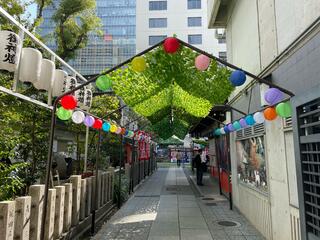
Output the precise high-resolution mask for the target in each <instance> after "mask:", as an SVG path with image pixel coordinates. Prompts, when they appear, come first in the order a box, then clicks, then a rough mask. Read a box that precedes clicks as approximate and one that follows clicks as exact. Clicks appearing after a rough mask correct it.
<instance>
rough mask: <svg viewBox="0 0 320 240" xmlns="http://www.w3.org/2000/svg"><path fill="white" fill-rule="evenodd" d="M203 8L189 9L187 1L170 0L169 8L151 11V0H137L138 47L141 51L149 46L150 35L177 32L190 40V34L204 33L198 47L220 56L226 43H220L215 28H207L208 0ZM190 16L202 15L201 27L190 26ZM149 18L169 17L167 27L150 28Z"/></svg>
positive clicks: (203, 0) (183, 38) (182, 37)
mask: <svg viewBox="0 0 320 240" xmlns="http://www.w3.org/2000/svg"><path fill="white" fill-rule="evenodd" d="M201 4H202V8H201V9H188V8H187V1H181V0H169V1H167V10H162V11H149V0H139V1H137V8H136V9H137V10H136V39H137V40H136V49H137V52H141V51H143V50H144V49H146V48H148V47H149V36H152V35H167V36H168V37H170V36H173V34H176V35H177V37H178V38H180V39H181V40H183V41H186V42H188V34H202V44H200V45H195V46H196V47H198V48H200V49H203V50H205V51H208V52H209V53H212V54H214V55H215V56H218V53H219V51H226V45H225V44H218V40H217V39H216V38H215V30H214V29H210V30H208V29H207V26H208V25H207V22H208V20H207V1H206V0H202V2H201ZM188 17H202V26H201V27H188ZM149 18H167V28H149Z"/></svg>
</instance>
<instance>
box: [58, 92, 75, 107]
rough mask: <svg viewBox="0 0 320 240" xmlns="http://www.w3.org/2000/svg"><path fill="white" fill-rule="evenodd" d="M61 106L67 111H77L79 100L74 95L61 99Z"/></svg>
mask: <svg viewBox="0 0 320 240" xmlns="http://www.w3.org/2000/svg"><path fill="white" fill-rule="evenodd" d="M61 105H62V107H64V108H65V109H71V110H72V109H75V108H76V106H77V99H76V97H75V96H73V95H66V96H63V97H62V98H61Z"/></svg>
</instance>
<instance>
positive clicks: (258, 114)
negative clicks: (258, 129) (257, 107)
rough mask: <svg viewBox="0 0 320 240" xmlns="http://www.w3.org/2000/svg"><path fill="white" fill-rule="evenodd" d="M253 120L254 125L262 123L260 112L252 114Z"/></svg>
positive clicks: (262, 118)
mask: <svg viewBox="0 0 320 240" xmlns="http://www.w3.org/2000/svg"><path fill="white" fill-rule="evenodd" d="M253 119H254V121H255V122H256V123H264V121H265V118H264V115H263V113H262V112H256V113H255V114H253Z"/></svg>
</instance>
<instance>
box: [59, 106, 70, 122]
mask: <svg viewBox="0 0 320 240" xmlns="http://www.w3.org/2000/svg"><path fill="white" fill-rule="evenodd" d="M56 114H57V116H58V118H59V119H61V120H63V121H65V120H68V119H70V118H71V116H72V111H71V110H68V109H64V108H63V107H59V108H58V111H57V113H56Z"/></svg>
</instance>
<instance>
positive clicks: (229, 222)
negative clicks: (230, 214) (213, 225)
mask: <svg viewBox="0 0 320 240" xmlns="http://www.w3.org/2000/svg"><path fill="white" fill-rule="evenodd" d="M218 224H219V225H221V226H224V227H235V226H239V225H240V223H237V222H233V221H219V222H218Z"/></svg>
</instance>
